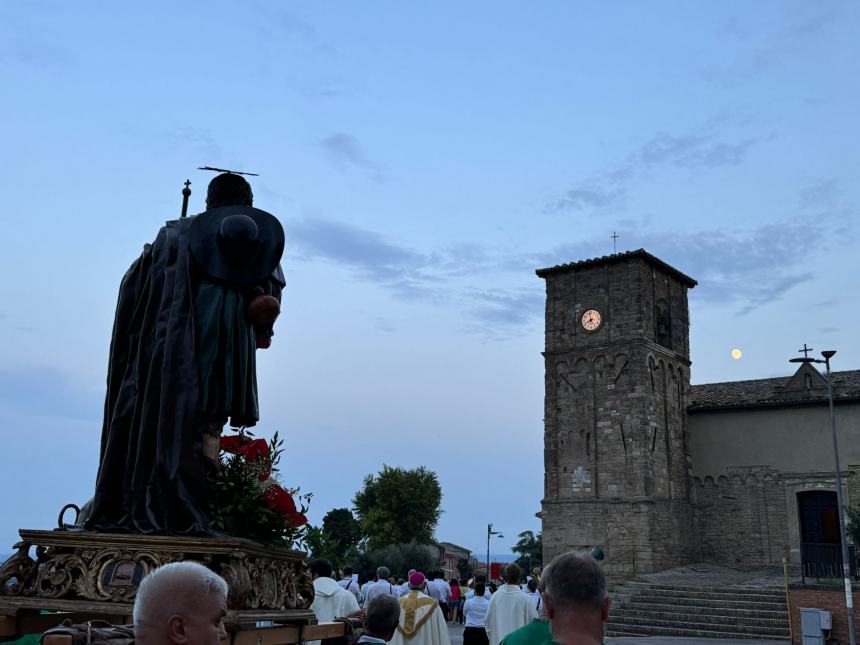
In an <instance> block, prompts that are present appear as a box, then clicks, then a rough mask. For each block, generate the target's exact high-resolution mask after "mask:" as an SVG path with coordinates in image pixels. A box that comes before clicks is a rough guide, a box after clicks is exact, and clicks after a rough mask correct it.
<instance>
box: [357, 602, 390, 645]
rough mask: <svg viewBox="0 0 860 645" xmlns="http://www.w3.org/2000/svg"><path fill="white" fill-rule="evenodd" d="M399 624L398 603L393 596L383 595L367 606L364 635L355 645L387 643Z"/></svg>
mask: <svg viewBox="0 0 860 645" xmlns="http://www.w3.org/2000/svg"><path fill="white" fill-rule="evenodd" d="M399 624H400V603H399V602H398V601H397V598H395V597H394V596H389V595H387V594H383V595H381V596H377V597H376V598H374V599H373V600H371V601H370V602H369V603H368V604H367V608H366V610H365V614H364V634H362V635H361V636H360V637H359V639H358V641H356V643H359V644H360V643H379V644H380V645H381V644H383V643H387V642H388V641H390V640H391V639H392V637H393V636H394V632H396V631H397V625H399Z"/></svg>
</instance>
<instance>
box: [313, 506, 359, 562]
mask: <svg viewBox="0 0 860 645" xmlns="http://www.w3.org/2000/svg"><path fill="white" fill-rule="evenodd" d="M322 532H323V533H324V534H325V536H326V539H327V540H328V543H329V544H330V547H331V548H332V549H333V553H335V554H336V556H337V557H338V559H340V558H343V557H344V556H345V555H346V554H347V553H348V552H349V551H350V549H353V548H354V547H355V546H356V545H357V544H358V541H359V540H360V539H361V525H360V524H359V523H358V520H357V519H355V517H353V515H352V511H350V510H349V509H348V508H333V509H331V510H330V511H329V512H328V513H326V514H325V517H323V521H322Z"/></svg>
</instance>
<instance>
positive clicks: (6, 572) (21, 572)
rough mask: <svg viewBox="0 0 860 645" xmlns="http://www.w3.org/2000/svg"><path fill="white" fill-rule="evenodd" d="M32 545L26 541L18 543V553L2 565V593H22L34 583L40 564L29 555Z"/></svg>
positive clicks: (16, 545)
mask: <svg viewBox="0 0 860 645" xmlns="http://www.w3.org/2000/svg"><path fill="white" fill-rule="evenodd" d="M31 546H32V545H31V544H30V543H29V542H26V541H23V542H18V543H16V544H15V546H14V547H13V548H15V549H18V551H17V553H15V554H14V555H13V556H12V557H11V558H9V559H8V560H6V562H4V563H3V564H2V566H0V595H4V596H19V595H22V594H24V593H25V591H26V589H28V588H29V587H30V585H31V584H32V582H33V579H34V578H35V576H36V573H37V570H38V569H37V568H38V565H37V563H36V561H35V560H34V559H33V558H31V557H30V555H29V554H30V547H31Z"/></svg>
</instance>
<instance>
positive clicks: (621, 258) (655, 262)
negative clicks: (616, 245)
mask: <svg viewBox="0 0 860 645" xmlns="http://www.w3.org/2000/svg"><path fill="white" fill-rule="evenodd" d="M633 259H640V260H645V262H647V263H648V264H650V265H651V266H654V267H657V268H658V269H660V270H661V271H665V272H666V273H668V274H669V275H671V276H673V277H675V278H677V279H678V280H680V281H681V282H683V283H684V284H685V285H687V286H688V287H689V288H691V289H692V288H693V287H695V286H696V285H697V284H699V283H698V282H696V281H695V280H693V278H691V277H690V276H688V275H686V274H684V273H681V272H680V271H678V269H676V268H675V267H673V266H671V265H669V264H666V263H665V262H663V260H661V259H660V258H658V257H655V256H653V255H651V254H650V253H648V251H646V250H645V249H636V250H635V251H626V252H624V253H613V254H611V255H604V256H603V257H600V258H591V259H589V260H580V261H579V262H568V263H567V264H557V265H555V266H552V267H547V268H545V269H538V270H537V271H535V273H537V275H538V277H540V278H545V277H546V276H548V275H551V274H553V273H564V272H565V271H571V270H574V271H575V270H576V269H584V268H587V267H592V266H597V265H600V264H616V263H618V262H625V261H627V260H633Z"/></svg>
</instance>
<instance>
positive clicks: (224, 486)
mask: <svg viewBox="0 0 860 645" xmlns="http://www.w3.org/2000/svg"><path fill="white" fill-rule="evenodd" d="M239 435H240V437H242V438H243V441H244V440H247V441H248V442H251V441H253V439H252V438H253V434H252V433H251V432H249V431H247V430H245V429H242V430H241V431H240V432H239ZM258 441H259V440H258ZM283 443H284V442H283V439H280V438H279V437H278V433H275V436H274V437H273V438H272V440H271V441H270V442H269V443H268V450H267V452H266V453H259V454H254V455H250V454H241V453H240V454H228V453H225V452H223V451H222V453H221V472H220V473H219V474H218V476H217V477H216V478H214V479H213V480H211V482H210V495H209V498H210V503H209V519H210V522H211V525H212V528H213V529H215V530H216V531H219V532H221V533H226V534H227V535H232V536H235V537H241V538H245V539H248V540H253V541H254V542H260V543H263V544H269V545H273V546H285V547H291V546H292V545H293V544H294V542H296V541H297V540H300V539H301V538H302V537H303V535H304V533H305V531H306V530H307V529H306V526H294V525H293V524H291V523H290V521H288V518H286V517H285V515H284V514H283V513H282V512H279V511H278V510H276V509H274V508H272V506H271V504H270V503H269V502H267V501H266V498H265V496H264V493H265V492H266V490H267V488H268V487H269V486H271V485H274V484H277V479H276V476H277V472H278V468H277V464H278V462H279V461H280V458H281V454H282V453H283V451H284V450H283ZM287 492H288V493H289V494H290V495H292V496H293V497H294V498H296V499H298V500H299V501H300V505H301V508H300V509H296V510H297V511H298V512H299V513H301V514H302V515H303V514H304V513H306V512H307V509H308V506H307V505H308V503H309V502H310V499H311V494H305V495H299V489H297V488H296V489H289V490H287Z"/></svg>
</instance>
